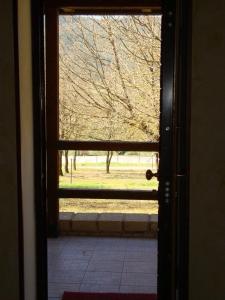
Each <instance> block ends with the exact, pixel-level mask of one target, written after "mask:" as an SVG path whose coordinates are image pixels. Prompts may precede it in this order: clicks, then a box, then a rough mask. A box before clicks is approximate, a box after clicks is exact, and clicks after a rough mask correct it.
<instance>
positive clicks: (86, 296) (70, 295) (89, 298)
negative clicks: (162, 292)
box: [62, 292, 157, 300]
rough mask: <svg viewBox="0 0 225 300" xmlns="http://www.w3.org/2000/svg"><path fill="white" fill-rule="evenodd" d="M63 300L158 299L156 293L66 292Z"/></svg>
mask: <svg viewBox="0 0 225 300" xmlns="http://www.w3.org/2000/svg"><path fill="white" fill-rule="evenodd" d="M62 300H157V296H156V295H155V294H119V293H83V292H64V294H63V298H62Z"/></svg>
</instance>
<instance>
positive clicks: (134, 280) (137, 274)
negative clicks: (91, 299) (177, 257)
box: [48, 237, 157, 300]
mask: <svg viewBox="0 0 225 300" xmlns="http://www.w3.org/2000/svg"><path fill="white" fill-rule="evenodd" d="M48 264H49V266H48V277H49V279H48V282H49V299H51V300H59V299H61V296H62V293H63V291H65V290H66V291H94V292H126V293H129V292H130V293H156V278H157V241H156V240H150V239H140V238H138V239H137V238H136V239H135V238H105V237H60V238H58V239H49V241H48Z"/></svg>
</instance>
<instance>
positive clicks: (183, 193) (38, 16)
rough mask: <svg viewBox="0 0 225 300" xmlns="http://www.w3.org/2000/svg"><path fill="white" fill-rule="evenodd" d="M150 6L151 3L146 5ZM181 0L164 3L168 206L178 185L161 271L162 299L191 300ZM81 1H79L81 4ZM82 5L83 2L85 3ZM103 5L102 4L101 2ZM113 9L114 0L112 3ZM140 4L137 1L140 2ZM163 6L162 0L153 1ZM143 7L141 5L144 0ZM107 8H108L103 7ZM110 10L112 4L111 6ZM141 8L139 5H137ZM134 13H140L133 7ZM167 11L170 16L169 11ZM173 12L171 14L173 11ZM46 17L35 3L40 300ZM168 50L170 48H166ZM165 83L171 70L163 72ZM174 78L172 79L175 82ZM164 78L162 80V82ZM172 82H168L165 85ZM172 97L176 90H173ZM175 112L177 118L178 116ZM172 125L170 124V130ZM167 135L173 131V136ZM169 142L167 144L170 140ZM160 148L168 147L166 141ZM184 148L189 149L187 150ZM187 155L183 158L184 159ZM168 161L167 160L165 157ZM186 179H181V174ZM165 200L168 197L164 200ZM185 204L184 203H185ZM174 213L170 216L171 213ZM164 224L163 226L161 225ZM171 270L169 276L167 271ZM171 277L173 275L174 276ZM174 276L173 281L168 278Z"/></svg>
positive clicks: (187, 20) (43, 281)
mask: <svg viewBox="0 0 225 300" xmlns="http://www.w3.org/2000/svg"><path fill="white" fill-rule="evenodd" d="M59 2H60V0H58V1H56V0H49V3H51V4H52V5H53V4H55V3H58V4H59ZM63 2H64V3H66V4H67V5H68V4H71V3H74V2H73V1H72V0H64V1H63ZM121 2H122V1H118V2H117V0H116V1H115V0H114V1H113V3H114V5H115V6H116V5H117V3H119V4H118V6H117V7H119V6H121V5H123V7H127V6H133V7H135V1H126V0H124V1H123V2H122V4H121ZM144 2H145V3H146V5H147V6H149V1H143V3H144ZM182 2H183V1H182V0H165V1H164V3H163V11H164V22H165V24H167V29H165V32H164V37H165V38H166V37H167V32H168V31H170V30H171V28H174V27H176V30H173V32H174V36H173V37H172V41H173V43H174V50H176V51H175V52H174V54H173V55H172V54H171V56H170V63H172V64H173V66H172V69H173V72H172V73H171V70H170V71H169V72H170V76H172V77H171V78H173V83H174V82H175V84H174V85H173V92H172V93H173V96H172V97H173V109H172V111H170V113H169V118H170V122H171V123H170V124H172V126H173V127H171V130H169V131H168V130H167V129H166V128H163V127H161V130H162V131H161V134H162V135H164V134H165V135H166V136H167V137H166V139H169V143H172V149H173V154H174V159H173V163H170V164H169V165H167V167H168V168H165V169H166V170H165V171H166V172H167V173H166V176H165V177H164V178H162V183H161V187H160V201H161V203H164V204H165V200H166V202H168V200H170V199H168V197H167V196H166V197H165V188H166V187H167V186H166V182H167V179H168V178H167V177H168V176H169V177H170V178H169V179H170V180H171V182H173V185H172V189H171V191H170V197H171V199H173V201H172V202H170V201H169V203H170V205H169V206H168V205H166V206H164V204H163V212H162V214H164V216H165V215H167V220H168V222H167V224H166V226H165V223H164V224H162V220H159V226H161V227H162V226H165V228H164V229H163V230H162V229H161V230H160V232H159V251H160V253H161V254H160V257H164V258H163V260H162V261H160V262H159V271H158V272H159V273H161V274H164V275H162V276H160V278H159V281H158V282H159V288H158V299H159V300H169V299H171V300H175V299H177V298H178V297H179V298H180V299H182V300H186V299H188V225H189V224H188V206H189V200H188V189H189V184H188V175H189V172H188V171H189V170H188V169H189V117H188V116H189V109H190V107H189V106H190V105H189V94H188V93H187V91H188V87H189V86H190V71H191V69H190V64H188V62H189V63H190V52H191V51H190V48H191V44H190V43H188V41H189V42H190V36H191V35H190V24H191V15H190V12H191V9H190V6H189V5H188V4H184V3H182ZM76 3H79V0H78V1H77V2H76ZM81 3H82V4H83V3H84V1H81ZM85 3H86V6H85V5H83V7H85V9H86V8H87V6H88V7H89V8H93V6H92V5H93V4H92V3H93V1H91V0H90V1H89V0H86V1H85ZM95 3H98V5H99V6H101V3H102V1H101V0H96V2H95ZM107 3H108V5H109V3H110V2H107ZM136 3H137V2H136ZM152 3H154V5H158V4H159V1H153V2H152ZM139 5H140V1H139ZM104 6H106V4H105V3H104ZM109 6H110V5H109ZM136 9H137V7H136ZM134 11H135V9H134ZM165 12H166V13H165ZM171 12H172V13H171ZM44 13H45V6H44V0H33V1H32V25H33V26H32V27H33V28H32V53H33V92H34V93H33V94H34V98H33V99H34V100H33V103H34V137H35V138H34V148H35V149H36V152H35V199H36V200H35V201H36V241H37V243H36V245H37V246H36V253H37V287H38V288H37V297H38V299H43V300H46V299H47V251H46V250H47V230H46V184H45V183H46V166H45V161H46V157H45V149H46V135H45V113H46V109H45V83H44V82H45V76H44V63H43V57H44V33H43V16H44ZM170 42H171V39H170ZM162 51H166V49H164V50H163V49H162ZM162 72H164V74H165V78H164V79H165V80H166V74H167V73H166V72H168V70H163V69H162ZM171 78H170V79H171ZM162 80H163V78H162ZM166 83H168V82H164V84H166ZM168 92H169V93H170V92H171V90H169V89H168ZM174 112H176V114H175V113H174ZM166 127H167V126H166ZM168 132H173V136H172V137H171V136H170V134H168ZM167 141H168V140H167ZM160 147H161V149H162V148H163V147H165V144H163V143H161V145H160ZM184 150H185V151H184ZM182 153H184V155H182ZM162 161H163V158H162ZM181 175H182V176H181ZM165 198H166V199H165ZM181 200H182V201H181ZM168 214H169V215H168ZM160 224H161V225H160ZM168 230H169V235H168V237H169V242H168V243H165V240H164V237H165V232H168ZM165 270H166V272H165ZM171 275H172V276H171ZM168 278H171V280H168Z"/></svg>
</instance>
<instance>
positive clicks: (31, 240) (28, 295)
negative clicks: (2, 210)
mask: <svg viewBox="0 0 225 300" xmlns="http://www.w3.org/2000/svg"><path fill="white" fill-rule="evenodd" d="M18 27H19V76H20V118H21V168H22V197H23V222H24V280H25V300H34V299H35V293H36V291H35V287H36V286H35V285H36V282H35V281H36V278H35V223H34V222H35V215H34V212H35V211H34V163H33V119H32V115H33V111H32V65H31V63H32V61H31V60H32V58H31V8H30V0H19V1H18Z"/></svg>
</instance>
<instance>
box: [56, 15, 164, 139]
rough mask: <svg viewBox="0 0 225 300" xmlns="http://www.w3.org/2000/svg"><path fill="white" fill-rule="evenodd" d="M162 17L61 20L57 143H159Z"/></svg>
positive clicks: (63, 17) (62, 17)
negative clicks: (73, 141)
mask: <svg viewBox="0 0 225 300" xmlns="http://www.w3.org/2000/svg"><path fill="white" fill-rule="evenodd" d="M160 32H161V17H160V16H154V15H132V16H118V15H117V16H115V15H114V16H112V15H110V16H109V15H104V16H78V15H72V16H71V15H70V16H68V15H64V16H60V17H59V138H60V139H67V140H69V139H70V140H72V139H74V140H127V141H158V139H159V112H160V43H161V37H160Z"/></svg>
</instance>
